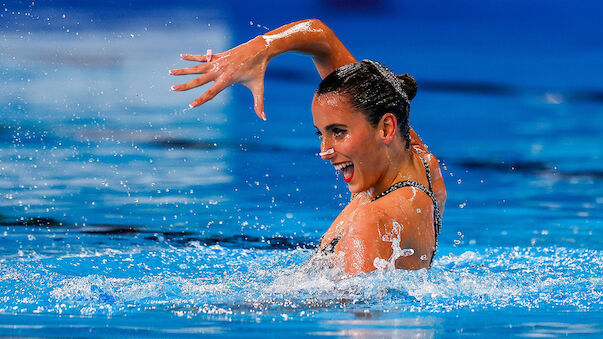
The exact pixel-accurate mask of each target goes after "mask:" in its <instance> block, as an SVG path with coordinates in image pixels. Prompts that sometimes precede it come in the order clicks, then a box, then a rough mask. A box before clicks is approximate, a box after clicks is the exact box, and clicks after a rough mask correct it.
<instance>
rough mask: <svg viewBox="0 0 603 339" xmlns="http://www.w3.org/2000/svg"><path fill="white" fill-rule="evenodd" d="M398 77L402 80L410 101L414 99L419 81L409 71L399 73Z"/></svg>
mask: <svg viewBox="0 0 603 339" xmlns="http://www.w3.org/2000/svg"><path fill="white" fill-rule="evenodd" d="M396 78H398V80H400V83H401V84H402V88H403V89H404V92H406V95H408V101H410V100H412V99H413V98H414V97H415V95H417V82H416V81H415V79H414V78H413V77H412V76H411V75H410V74H408V73H404V74H397V75H396Z"/></svg>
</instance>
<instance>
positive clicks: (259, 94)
mask: <svg viewBox="0 0 603 339" xmlns="http://www.w3.org/2000/svg"><path fill="white" fill-rule="evenodd" d="M245 86H247V88H249V89H250V90H251V93H252V94H253V109H254V111H255V114H257V116H258V117H260V119H262V120H266V113H265V112H264V81H263V79H262V81H255V82H253V83H246V84H245Z"/></svg>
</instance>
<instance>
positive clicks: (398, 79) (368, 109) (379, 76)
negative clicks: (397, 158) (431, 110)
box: [316, 60, 417, 148]
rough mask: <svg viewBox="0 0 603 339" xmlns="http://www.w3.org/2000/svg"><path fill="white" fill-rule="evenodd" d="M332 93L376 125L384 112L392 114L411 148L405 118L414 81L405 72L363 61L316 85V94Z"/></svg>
mask: <svg viewBox="0 0 603 339" xmlns="http://www.w3.org/2000/svg"><path fill="white" fill-rule="evenodd" d="M331 92H336V93H341V94H345V95H347V96H348V98H349V99H350V102H351V104H352V106H354V108H356V109H358V110H359V111H360V112H362V113H363V114H364V115H365V117H366V120H367V121H368V122H369V123H370V124H371V125H372V126H377V125H378V124H379V121H380V120H381V117H383V116H384V115H385V113H392V114H393V115H394V116H395V117H396V119H397V120H398V130H399V131H400V135H402V136H403V138H404V140H406V148H409V147H410V127H409V125H408V119H409V113H410V101H411V100H412V99H413V98H414V97H415V95H416V94H417V83H416V82H415V79H413V77H412V76H410V75H409V74H408V73H405V74H402V75H395V74H394V73H392V72H391V71H390V70H389V69H388V68H386V67H384V66H382V65H381V64H379V63H378V62H375V61H371V60H363V61H361V62H356V63H353V64H349V65H345V66H342V67H339V68H338V69H336V70H335V71H333V72H332V73H331V74H329V75H327V76H326V77H325V78H324V79H323V80H322V82H321V83H320V85H318V89H317V90H316V95H317V96H320V95H323V94H326V93H331Z"/></svg>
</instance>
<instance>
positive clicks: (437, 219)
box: [323, 155, 442, 261]
mask: <svg viewBox="0 0 603 339" xmlns="http://www.w3.org/2000/svg"><path fill="white" fill-rule="evenodd" d="M417 156H418V157H419V159H421V161H422V162H423V166H425V175H426V176H427V183H428V185H429V188H427V187H425V186H423V184H421V183H420V182H417V181H414V180H404V181H398V182H397V183H395V184H393V185H391V186H390V187H389V188H388V189H386V190H385V191H384V192H383V193H381V194H379V195H378V196H376V197H375V198H373V200H372V201H375V200H377V199H379V198H382V197H384V196H386V195H388V194H389V193H391V192H393V191H395V190H397V189H399V188H402V187H414V188H418V189H420V190H421V191H423V192H425V194H427V195H428V196H429V198H431V202H432V203H433V223H434V225H433V227H434V231H435V247H434V249H433V254H434V255H433V256H431V260H432V261H433V257H434V256H435V252H436V249H437V247H438V235H440V229H441V228H442V215H441V214H440V206H439V205H438V200H437V199H436V196H435V194H434V193H433V185H432V183H431V169H430V168H429V164H428V163H427V160H425V159H423V157H421V156H419V155H417ZM357 195H358V193H356V194H354V195H353V196H352V199H351V200H354V198H356V196H357ZM337 242H339V238H338V237H337V238H335V239H333V241H332V242H331V244H328V245H327V246H325V248H323V251H324V250H327V248H329V250H331V251H333V250H334V249H335V245H337Z"/></svg>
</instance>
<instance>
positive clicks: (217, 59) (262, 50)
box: [170, 37, 269, 120]
mask: <svg viewBox="0 0 603 339" xmlns="http://www.w3.org/2000/svg"><path fill="white" fill-rule="evenodd" d="M267 54H268V53H267V46H266V43H265V41H264V39H263V38H262V37H257V38H255V39H253V40H250V41H248V42H247V43H244V44H242V45H239V46H237V47H235V48H233V49H231V50H228V51H226V52H223V53H219V54H214V55H211V54H210V53H209V51H208V54H207V55H192V54H181V57H182V59H184V60H190V61H198V62H201V63H202V64H200V65H197V66H193V67H189V68H181V69H173V70H170V74H171V75H185V74H202V75H201V76H199V77H197V78H196V79H194V80H191V81H189V82H187V83H185V84H181V85H176V86H172V90H174V91H187V90H189V89H191V88H195V87H199V86H202V85H205V84H207V83H209V82H210V81H214V82H215V83H214V85H213V86H211V87H210V88H209V89H208V90H207V91H206V92H205V93H204V94H203V95H202V96H200V97H199V98H197V99H196V100H194V101H193V102H191V103H190V105H189V106H190V107H197V106H200V105H203V104H204V103H206V102H207V101H209V100H211V99H213V98H214V97H215V96H216V95H217V94H218V93H220V92H222V91H223V90H224V89H225V88H227V87H228V86H230V85H233V84H243V85H245V86H247V88H249V89H250V90H251V93H252V94H253V101H254V110H255V113H256V114H257V115H258V116H259V117H260V118H261V119H263V120H266V114H265V113H264V74H265V72H266V66H267V65H268V60H269V57H268V55H267Z"/></svg>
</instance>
